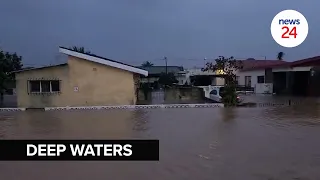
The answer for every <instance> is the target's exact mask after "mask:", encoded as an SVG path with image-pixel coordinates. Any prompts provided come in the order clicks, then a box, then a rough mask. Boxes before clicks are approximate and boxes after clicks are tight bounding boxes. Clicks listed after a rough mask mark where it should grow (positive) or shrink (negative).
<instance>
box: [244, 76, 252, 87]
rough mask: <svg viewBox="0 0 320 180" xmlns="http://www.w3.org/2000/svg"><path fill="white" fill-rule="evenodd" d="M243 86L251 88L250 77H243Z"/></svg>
mask: <svg viewBox="0 0 320 180" xmlns="http://www.w3.org/2000/svg"><path fill="white" fill-rule="evenodd" d="M245 86H247V87H251V76H246V77H245Z"/></svg>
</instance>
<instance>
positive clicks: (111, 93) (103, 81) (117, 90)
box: [16, 47, 148, 108]
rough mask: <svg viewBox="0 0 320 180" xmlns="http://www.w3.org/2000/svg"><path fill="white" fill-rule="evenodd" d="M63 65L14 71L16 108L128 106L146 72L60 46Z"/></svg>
mask: <svg viewBox="0 0 320 180" xmlns="http://www.w3.org/2000/svg"><path fill="white" fill-rule="evenodd" d="M59 51H60V52H61V53H63V54H65V55H68V61H67V63H64V64H59V65H54V66H47V67H41V68H31V69H24V70H21V71H17V72H16V87H17V89H16V91H17V92H16V93H17V103H18V107H26V108H43V107H60V106H99V105H100V106H101V105H131V104H135V103H136V101H137V88H138V84H139V79H140V75H143V76H148V72H147V71H145V70H143V69H139V68H137V67H134V66H130V65H127V64H124V63H121V62H118V61H114V60H110V59H107V58H103V57H99V56H95V55H92V54H84V53H79V52H76V51H73V50H71V49H67V48H64V47H60V48H59Z"/></svg>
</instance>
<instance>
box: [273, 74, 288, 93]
mask: <svg viewBox="0 0 320 180" xmlns="http://www.w3.org/2000/svg"><path fill="white" fill-rule="evenodd" d="M286 83H287V73H286V72H274V73H273V92H274V93H276V94H285V93H286Z"/></svg>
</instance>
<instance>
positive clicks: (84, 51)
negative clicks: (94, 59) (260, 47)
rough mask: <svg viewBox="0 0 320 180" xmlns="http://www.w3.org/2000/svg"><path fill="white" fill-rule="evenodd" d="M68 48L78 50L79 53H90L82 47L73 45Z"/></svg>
mask: <svg viewBox="0 0 320 180" xmlns="http://www.w3.org/2000/svg"><path fill="white" fill-rule="evenodd" d="M70 49H72V50H74V51H77V52H79V53H84V54H91V52H90V51H86V50H85V49H84V47H77V46H73V47H71V48H70Z"/></svg>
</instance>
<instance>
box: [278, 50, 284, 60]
mask: <svg viewBox="0 0 320 180" xmlns="http://www.w3.org/2000/svg"><path fill="white" fill-rule="evenodd" d="M284 55H285V54H284V52H278V55H277V59H278V60H280V61H281V60H283V56H284Z"/></svg>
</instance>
